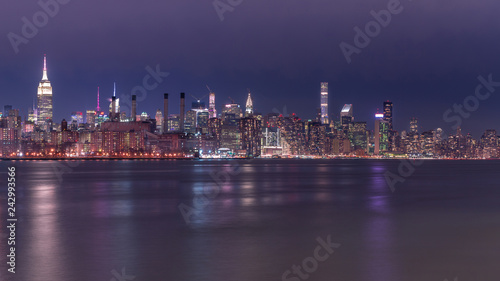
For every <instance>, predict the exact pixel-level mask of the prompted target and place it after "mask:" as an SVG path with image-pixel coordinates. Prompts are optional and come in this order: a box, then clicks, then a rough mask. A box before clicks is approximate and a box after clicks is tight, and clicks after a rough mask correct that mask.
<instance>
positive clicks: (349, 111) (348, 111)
mask: <svg viewBox="0 0 500 281" xmlns="http://www.w3.org/2000/svg"><path fill="white" fill-rule="evenodd" d="M353 121H354V117H353V106H352V104H344V107H343V108H342V111H341V112H340V122H341V124H342V128H343V130H344V132H347V130H349V124H351V123H352V122H353Z"/></svg>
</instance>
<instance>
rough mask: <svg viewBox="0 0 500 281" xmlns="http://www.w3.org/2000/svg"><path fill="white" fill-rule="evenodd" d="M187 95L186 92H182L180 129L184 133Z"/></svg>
mask: <svg viewBox="0 0 500 281" xmlns="http://www.w3.org/2000/svg"><path fill="white" fill-rule="evenodd" d="M185 96H186V94H184V93H181V113H180V115H179V129H180V131H181V132H182V133H184V108H185V107H186V104H185Z"/></svg>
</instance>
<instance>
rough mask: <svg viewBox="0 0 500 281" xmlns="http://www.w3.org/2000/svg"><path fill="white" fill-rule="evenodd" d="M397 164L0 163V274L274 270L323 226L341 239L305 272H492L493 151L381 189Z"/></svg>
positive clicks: (287, 266)
mask: <svg viewBox="0 0 500 281" xmlns="http://www.w3.org/2000/svg"><path fill="white" fill-rule="evenodd" d="M399 163H400V162H399V161H377V160H285V159H276V160H251V161H250V160H214V161H208V160H204V161H83V162H65V161H60V162H48V161H17V162H0V168H1V170H0V179H1V180H0V182H1V184H2V186H3V187H2V188H1V192H0V200H1V204H0V206H1V208H0V217H1V220H0V238H1V239H0V240H1V242H0V252H1V256H0V280H22V281H31V280H33V281H59V280H64V281H66V280H76V281H80V280H82V281H83V280H86V281H87V280H91V281H97V280H104V281H110V280H113V278H115V275H114V274H113V272H114V273H121V272H122V270H125V273H126V275H128V277H130V278H129V279H123V280H134V281H152V280H175V281H203V280H210V281H211V280H213V281H226V280H227V281H232V280H235V281H246V280H248V281H250V280H251V281H255V280H259V281H262V280H282V274H283V273H284V272H285V271H286V270H291V269H292V266H293V265H302V261H303V260H304V259H305V258H307V257H311V256H313V252H314V250H315V248H316V247H317V246H318V245H319V244H318V242H317V241H316V239H317V238H318V237H322V238H323V239H326V237H327V236H329V235H330V236H331V240H332V242H335V243H339V244H341V246H340V247H339V248H338V249H336V250H335V252H334V253H333V254H332V255H331V256H330V257H329V258H328V259H327V260H325V261H323V262H319V264H318V266H317V269H316V270H315V271H313V272H312V273H310V274H308V275H309V276H308V279H307V280H321V281H323V280H344V281H365V280H366V281H392V280H394V281H402V280H404V281H406V280H408V281H414V280H415V281H417V280H418V281H422V280H428V281H432V280H435V281H443V280H445V279H448V280H453V279H454V278H455V277H458V280H460V281H465V280H471V281H489V280H492V281H498V280H500V266H499V264H500V173H499V171H500V162H499V161H426V162H425V163H424V164H423V165H422V166H420V167H417V168H416V170H415V173H414V174H413V175H412V176H410V177H408V178H407V179H406V181H405V182H404V183H400V184H398V185H396V191H395V192H394V193H393V192H391V190H390V189H389V188H388V185H387V184H386V180H385V176H384V173H385V172H386V171H392V172H395V173H397V169H398V165H399ZM8 165H14V166H15V167H16V168H17V171H18V173H17V184H18V189H17V209H16V211H17V217H18V219H19V221H18V227H17V229H16V231H17V237H16V239H17V244H16V245H17V265H16V271H17V273H16V274H15V275H14V274H10V273H8V272H7V266H6V262H7V259H6V255H7V240H6V233H7V229H6V219H7V215H6V211H7V206H6V197H7V193H6V181H7V166H8ZM217 184H220V189H217ZM217 190H219V191H220V192H219V193H217ZM204 194H208V195H209V197H211V198H209V199H206V197H204ZM203 199H204V200H206V201H203ZM181 204H183V205H181ZM180 205H181V206H185V207H189V208H193V209H195V210H196V213H194V214H193V215H192V216H189V219H190V221H189V223H187V222H186V220H185V219H184V217H183V215H182V213H181V211H180V210H179V206H180ZM131 276H134V278H132V277H131ZM292 277H296V279H293V278H292ZM289 278H291V279H290V280H293V281H299V280H303V279H300V278H299V277H298V276H297V275H293V274H291V275H289ZM115 280H116V281H121V280H119V279H115Z"/></svg>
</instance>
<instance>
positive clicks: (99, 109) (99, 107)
mask: <svg viewBox="0 0 500 281" xmlns="http://www.w3.org/2000/svg"><path fill="white" fill-rule="evenodd" d="M97 111H101V106H100V105H99V87H97Z"/></svg>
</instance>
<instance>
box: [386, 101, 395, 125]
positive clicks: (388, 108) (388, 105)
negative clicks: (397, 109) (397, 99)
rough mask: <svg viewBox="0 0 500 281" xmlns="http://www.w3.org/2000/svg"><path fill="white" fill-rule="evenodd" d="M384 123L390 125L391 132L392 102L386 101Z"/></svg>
mask: <svg viewBox="0 0 500 281" xmlns="http://www.w3.org/2000/svg"><path fill="white" fill-rule="evenodd" d="M384 121H387V123H388V124H389V130H390V131H392V130H393V127H392V102H390V101H384Z"/></svg>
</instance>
